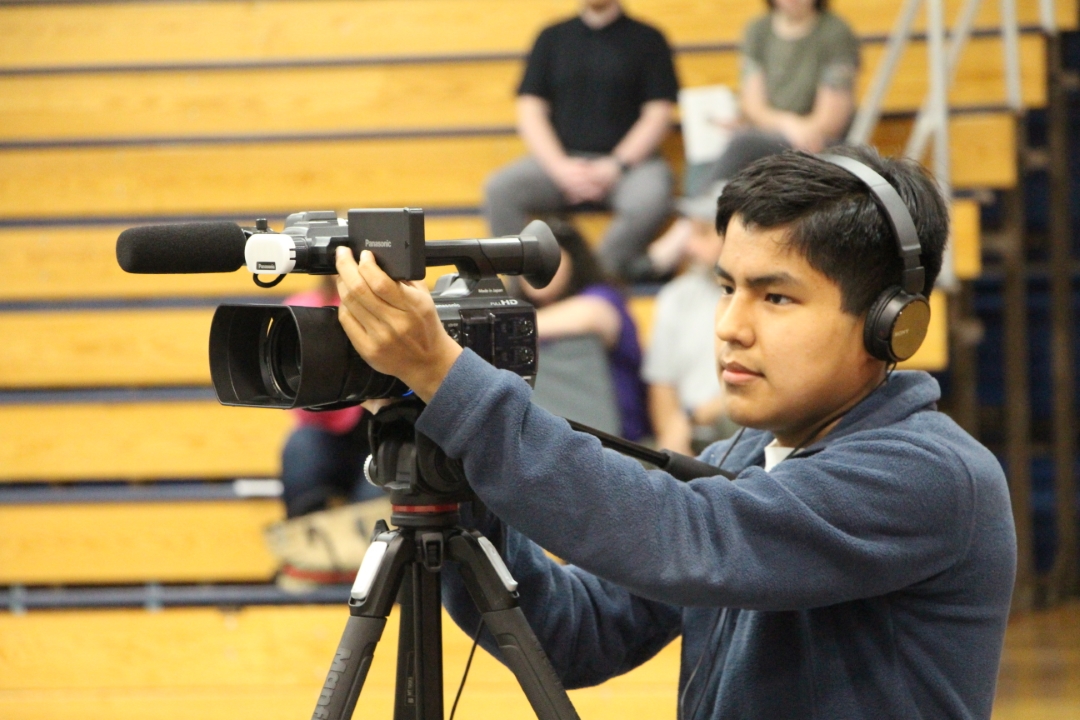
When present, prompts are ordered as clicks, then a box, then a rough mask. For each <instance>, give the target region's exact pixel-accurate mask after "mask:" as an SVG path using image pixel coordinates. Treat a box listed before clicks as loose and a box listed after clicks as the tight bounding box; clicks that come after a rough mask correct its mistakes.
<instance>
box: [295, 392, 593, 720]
mask: <svg viewBox="0 0 1080 720" xmlns="http://www.w3.org/2000/svg"><path fill="white" fill-rule="evenodd" d="M421 409H422V406H421V405H420V404H419V401H406V402H403V403H399V404H397V405H395V406H392V407H390V408H386V409H384V410H383V411H382V412H380V413H378V414H377V415H376V416H375V421H374V422H373V423H372V428H371V440H372V442H371V447H372V456H371V458H369V459H368V465H367V467H366V472H367V475H368V479H369V480H371V481H372V482H374V483H375V484H377V485H381V486H382V487H383V488H384V489H386V490H389V491H390V499H391V503H392V504H393V508H394V512H393V514H392V515H391V518H390V519H391V522H392V523H393V524H394V525H395V526H396V529H394V530H390V529H389V528H388V526H387V525H386V523H385V522H382V521H380V522H379V524H378V527H377V529H376V532H375V537H374V538H373V539H372V542H371V545H370V547H369V548H368V550H367V553H366V554H365V555H364V560H363V562H362V563H361V565H360V570H359V571H358V572H357V574H356V581H355V583H354V584H353V587H352V590H351V591H350V596H349V616H350V617H349V620H348V622H347V623H346V625H345V632H344V633H343V634H342V637H341V642H340V643H339V645H338V648H337V652H336V653H335V655H334V660H333V662H332V664H331V666H330V672H329V673H328V674H327V677H326V682H325V684H324V685H323V689H322V691H321V693H320V695H319V699H318V702H317V704H316V707H315V712H314V714H313V715H312V718H313V720H348V719H349V718H351V717H352V714H353V710H354V708H355V707H356V703H357V700H358V699H359V697H360V692H361V690H362V689H363V685H364V680H365V678H366V677H367V673H368V670H369V669H370V667H371V662H372V659H373V657H374V654H375V648H376V646H377V645H378V642H379V639H380V638H381V637H382V632H383V628H385V627H386V619H387V617H388V616H389V614H390V610H391V608H392V607H393V604H394V600H395V599H396V598H400V600H401V630H400V635H399V638H398V661H397V682H396V687H395V694H394V720H443V684H442V675H443V672H442V603H441V589H440V576H439V573H440V570H441V569H442V567H443V564H444V563H445V562H447V561H451V562H457V563H460V566H461V575H462V578H463V579H464V581H465V585H466V587H467V588H468V591H469V595H470V596H471V597H472V600H473V602H474V603H475V604H476V606H477V609H478V610H479V611H480V614H481V616H482V618H483V621H484V625H486V626H487V628H488V630H489V631H490V632H491V634H492V635H493V636H494V637H495V639H496V642H497V643H498V645H499V648H500V650H501V651H502V656H503V660H504V661H505V662H506V665H507V666H508V667H509V668H510V670H511V671H512V672H513V673H514V675H515V677H516V678H517V680H518V683H519V684H520V685H521V688H522V690H523V691H524V693H525V696H526V698H527V699H528V701H529V703H530V704H531V705H532V708H533V710H534V711H535V712H536V715H537V717H538V718H540V720H572V719H573V720H576V719H577V717H578V715H577V712H576V711H575V710H574V707H573V705H572V704H571V703H570V699H569V697H567V695H566V691H565V690H564V689H563V687H562V683H561V682H560V681H559V678H558V677H557V676H556V675H555V670H554V668H552V666H551V663H550V661H549V660H548V658H547V656H546V655H545V654H544V651H543V649H542V648H541V647H540V643H539V641H538V640H537V638H536V636H535V635H534V634H533V632H532V629H531V628H530V627H529V624H528V622H527V621H526V620H525V616H524V614H523V613H522V612H521V608H520V607H518V602H517V583H516V582H515V581H514V579H513V577H511V575H510V571H509V570H508V569H507V567H506V565H505V563H503V561H502V558H501V557H500V556H499V554H498V552H497V551H496V549H495V546H494V545H492V543H491V542H490V541H489V540H488V539H487V538H485V537H484V536H483V535H481V534H480V533H479V532H476V531H475V530H468V529H466V528H464V527H461V526H460V525H459V524H458V523H459V520H460V517H459V514H458V503H459V502H461V501H462V500H466V499H469V497H470V494H469V491H468V486H467V485H466V484H465V480H464V473H463V472H462V469H461V466H460V463H457V464H455V463H454V462H453V461H450V460H448V459H447V458H446V456H445V455H444V454H443V453H442V451H441V450H439V449H438V448H437V447H436V446H435V445H434V443H432V442H431V441H430V440H428V439H427V438H426V437H424V436H423V435H421V434H419V433H416V432H415V429H414V428H413V423H414V421H415V419H416V416H417V415H418V414H419V412H420V410H421Z"/></svg>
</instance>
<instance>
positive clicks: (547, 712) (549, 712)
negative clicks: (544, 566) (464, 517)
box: [449, 532, 578, 720]
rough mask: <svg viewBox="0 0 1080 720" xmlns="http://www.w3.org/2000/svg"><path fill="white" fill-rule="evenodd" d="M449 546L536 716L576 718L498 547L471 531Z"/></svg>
mask: <svg viewBox="0 0 1080 720" xmlns="http://www.w3.org/2000/svg"><path fill="white" fill-rule="evenodd" d="M449 544H450V553H449V554H450V558H451V559H452V560H457V561H458V562H460V563H461V574H462V577H463V578H464V580H465V586H466V587H467V588H468V590H469V594H470V595H471V596H472V599H473V602H475V603H476V606H477V608H478V609H479V610H480V614H481V615H482V616H483V618H484V624H485V625H487V628H488V630H490V631H491V634H492V635H494V636H495V641H496V642H497V643H498V644H499V649H500V650H501V651H502V654H503V659H504V660H505V661H506V665H507V666H508V667H509V668H510V671H511V672H513V673H514V676H515V677H517V680H518V684H520V685H521V689H522V691H524V693H525V697H526V698H528V700H529V704H530V705H532V709H533V712H535V713H536V717H537V718H538V719H539V720H577V718H578V714H577V711H576V710H575V709H574V706H573V704H572V703H571V702H570V698H569V697H568V696H567V695H566V690H565V689H564V688H563V686H562V683H561V682H560V681H559V677H558V675H556V674H555V669H554V668H553V667H552V666H551V661H550V660H548V658H547V655H546V654H545V653H544V649H543V648H542V647H541V646H540V641H539V640H537V638H536V634H535V633H533V631H532V628H530V627H529V623H528V621H527V620H526V619H525V615H524V613H522V612H521V608H520V607H518V602H517V583H516V582H515V581H514V579H513V577H511V575H510V571H509V570H508V569H507V567H506V565H505V563H503V561H502V558H501V557H499V554H498V552H496V550H495V547H494V546H493V545H492V544H491V542H490V541H488V539H487V538H485V537H483V536H482V535H480V534H479V533H469V532H462V533H461V534H458V535H455V536H453V537H452V538H450V542H449Z"/></svg>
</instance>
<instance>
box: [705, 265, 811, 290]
mask: <svg viewBox="0 0 1080 720" xmlns="http://www.w3.org/2000/svg"><path fill="white" fill-rule="evenodd" d="M715 272H716V275H717V277H719V278H720V279H721V280H727V281H728V282H730V283H734V282H735V278H733V277H732V276H731V273H729V272H728V271H727V270H725V269H724V268H722V267H720V266H719V265H717V266H716V268H715ZM802 284H803V282H802V281H801V280H799V279H798V278H796V277H795V276H794V275H792V274H790V273H788V272H785V271H783V270H781V271H780V272H775V273H769V274H768V275H758V276H757V277H752V278H747V279H746V286H747V287H749V288H751V289H753V290H757V289H759V288H763V287H775V286H777V285H794V286H801V285H802Z"/></svg>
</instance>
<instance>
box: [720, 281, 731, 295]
mask: <svg viewBox="0 0 1080 720" xmlns="http://www.w3.org/2000/svg"><path fill="white" fill-rule="evenodd" d="M717 285H719V286H720V293H721V294H722V295H731V294H733V293H734V292H735V286H734V285H732V284H731V283H726V282H718V283H717Z"/></svg>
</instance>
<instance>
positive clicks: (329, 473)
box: [281, 417, 385, 518]
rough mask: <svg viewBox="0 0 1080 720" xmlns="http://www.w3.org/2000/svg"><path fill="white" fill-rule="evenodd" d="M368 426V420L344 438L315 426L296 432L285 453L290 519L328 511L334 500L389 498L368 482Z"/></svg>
mask: <svg viewBox="0 0 1080 720" xmlns="http://www.w3.org/2000/svg"><path fill="white" fill-rule="evenodd" d="M367 426H368V424H367V422H366V417H365V418H364V419H363V420H361V421H360V422H359V423H358V424H357V426H356V428H355V429H353V430H351V431H350V432H348V433H345V434H344V435H335V434H334V433H331V432H327V431H326V430H323V429H322V428H317V427H314V426H311V425H307V426H304V427H300V428H297V429H296V430H294V431H293V433H292V434H291V435H290V436H289V439H288V440H287V441H286V442H285V449H284V450H283V451H282V453H281V482H282V484H283V485H284V486H285V488H284V500H285V513H286V516H287V517H290V518H293V517H297V516H298V515H306V514H307V513H310V512H315V511H317V510H325V509H326V508H327V507H328V506H329V504H330V502H331V501H332V500H342V501H345V502H360V501H363V500H370V499H372V498H377V497H382V496H383V495H384V494H385V493H384V491H383V490H382V489H381V488H377V487H375V486H374V485H372V484H371V483H369V482H368V481H367V480H366V479H365V478H364V461H365V460H366V459H367V456H368V455H369V454H370V449H369V446H368V439H367Z"/></svg>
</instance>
